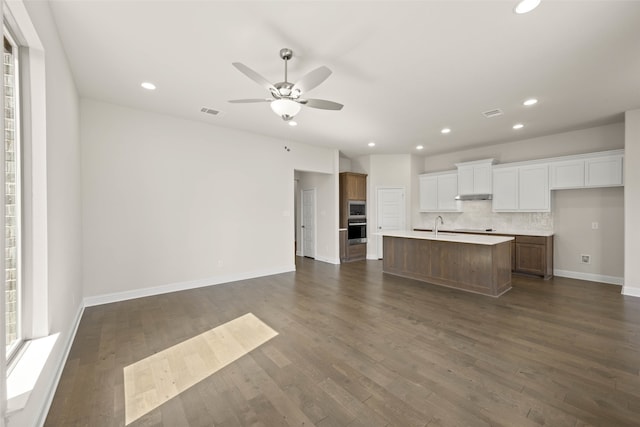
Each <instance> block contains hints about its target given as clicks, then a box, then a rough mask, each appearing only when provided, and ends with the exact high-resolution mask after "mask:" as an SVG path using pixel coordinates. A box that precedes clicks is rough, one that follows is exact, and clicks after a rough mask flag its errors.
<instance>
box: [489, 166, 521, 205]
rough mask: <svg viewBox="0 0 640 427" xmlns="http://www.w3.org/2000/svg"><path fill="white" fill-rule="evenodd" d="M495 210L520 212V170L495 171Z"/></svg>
mask: <svg viewBox="0 0 640 427" xmlns="http://www.w3.org/2000/svg"><path fill="white" fill-rule="evenodd" d="M492 205H493V210H494V211H516V210H518V168H517V167H513V168H501V169H493V204H492Z"/></svg>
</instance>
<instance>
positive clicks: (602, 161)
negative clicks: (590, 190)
mask: <svg viewBox="0 0 640 427" xmlns="http://www.w3.org/2000/svg"><path fill="white" fill-rule="evenodd" d="M622 160H623V155H621V154H618V155H609V156H602V157H593V158H588V159H585V162H584V170H585V185H586V186H587V187H614V186H619V185H622V184H623V178H622Z"/></svg>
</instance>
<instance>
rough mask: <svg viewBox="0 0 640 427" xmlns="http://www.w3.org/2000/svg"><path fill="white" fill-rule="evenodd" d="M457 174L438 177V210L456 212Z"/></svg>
mask: <svg viewBox="0 0 640 427" xmlns="http://www.w3.org/2000/svg"><path fill="white" fill-rule="evenodd" d="M457 194H458V174H457V173H451V174H447V175H440V176H438V210H440V211H457V210H458V202H456V195H457Z"/></svg>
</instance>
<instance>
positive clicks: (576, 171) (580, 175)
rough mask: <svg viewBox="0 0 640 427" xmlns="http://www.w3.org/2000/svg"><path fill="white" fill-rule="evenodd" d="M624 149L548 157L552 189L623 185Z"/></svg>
mask: <svg viewBox="0 0 640 427" xmlns="http://www.w3.org/2000/svg"><path fill="white" fill-rule="evenodd" d="M623 160H624V151H623V150H614V151H604V152H600V153H589V154H581V155H577V156H568V157H561V158H558V159H549V161H550V162H549V178H550V188H551V189H552V190H564V189H569V188H592V187H616V186H621V185H623V184H624V183H623V175H622V173H623Z"/></svg>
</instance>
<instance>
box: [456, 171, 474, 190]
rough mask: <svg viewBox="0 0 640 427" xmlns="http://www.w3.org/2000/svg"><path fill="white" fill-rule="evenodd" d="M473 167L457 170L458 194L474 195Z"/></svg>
mask: <svg viewBox="0 0 640 427" xmlns="http://www.w3.org/2000/svg"><path fill="white" fill-rule="evenodd" d="M474 192H475V191H474V188H473V166H461V167H459V168H458V194H474Z"/></svg>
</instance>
